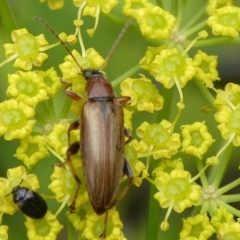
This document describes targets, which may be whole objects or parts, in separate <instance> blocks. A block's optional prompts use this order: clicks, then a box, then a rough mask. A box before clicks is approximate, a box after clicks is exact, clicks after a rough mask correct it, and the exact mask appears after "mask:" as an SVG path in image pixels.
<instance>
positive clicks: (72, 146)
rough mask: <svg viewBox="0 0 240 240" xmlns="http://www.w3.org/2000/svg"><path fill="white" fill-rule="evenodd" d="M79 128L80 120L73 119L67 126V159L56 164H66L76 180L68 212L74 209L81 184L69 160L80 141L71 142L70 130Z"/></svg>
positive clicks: (76, 150)
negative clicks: (75, 187)
mask: <svg viewBox="0 0 240 240" xmlns="http://www.w3.org/2000/svg"><path fill="white" fill-rule="evenodd" d="M79 128H80V120H77V121H74V122H73V123H71V124H70V125H69V127H68V146H69V147H68V149H67V152H66V155H67V159H66V161H65V162H63V163H60V164H57V166H63V165H65V164H68V166H69V169H70V171H71V173H72V175H73V177H74V178H75V180H76V182H77V189H76V191H75V194H74V197H73V201H72V203H71V205H70V212H74V211H75V203H76V198H77V195H78V191H79V188H80V185H81V180H80V179H79V177H78V175H77V173H76V171H75V169H74V167H73V164H72V161H71V156H73V155H76V154H77V153H78V152H79V150H80V142H74V143H72V144H71V131H73V130H77V129H79Z"/></svg>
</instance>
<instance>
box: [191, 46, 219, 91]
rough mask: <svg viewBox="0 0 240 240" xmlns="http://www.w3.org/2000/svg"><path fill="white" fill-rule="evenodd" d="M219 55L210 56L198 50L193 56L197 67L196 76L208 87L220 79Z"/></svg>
mask: <svg viewBox="0 0 240 240" xmlns="http://www.w3.org/2000/svg"><path fill="white" fill-rule="evenodd" d="M217 58H218V56H213V55H211V56H209V55H207V54H206V53H204V52H202V51H200V50H199V51H198V52H197V54H196V55H195V56H194V58H193V65H194V66H195V67H196V76H195V78H196V79H198V80H199V81H201V82H203V83H205V84H206V86H207V87H211V86H213V84H212V82H214V81H216V80H220V78H219V77H218V71H217V69H216V68H217V64H218V62H217Z"/></svg>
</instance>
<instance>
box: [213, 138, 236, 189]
mask: <svg viewBox="0 0 240 240" xmlns="http://www.w3.org/2000/svg"><path fill="white" fill-rule="evenodd" d="M223 145H225V141H224V143H223ZM233 149H234V146H233V144H231V145H230V146H228V148H227V149H226V150H225V151H224V153H223V154H222V155H221V156H220V157H219V163H218V165H217V166H215V167H213V168H211V170H210V172H209V183H210V184H213V185H214V187H215V188H218V187H219V185H220V183H221V181H222V178H223V176H224V174H225V172H226V169H227V166H228V164H229V161H230V160H231V157H232V152H233Z"/></svg>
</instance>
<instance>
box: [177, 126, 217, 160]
mask: <svg viewBox="0 0 240 240" xmlns="http://www.w3.org/2000/svg"><path fill="white" fill-rule="evenodd" d="M181 129H182V137H183V141H182V151H183V152H185V153H186V154H189V155H192V156H195V157H198V158H199V159H201V158H202V156H203V155H204V154H205V153H206V152H207V151H208V149H209V147H210V146H211V145H212V143H213V142H214V141H215V140H214V139H213V138H212V136H211V134H210V133H209V132H208V129H207V126H206V125H205V123H204V122H202V123H201V122H195V123H193V124H192V125H183V126H181Z"/></svg>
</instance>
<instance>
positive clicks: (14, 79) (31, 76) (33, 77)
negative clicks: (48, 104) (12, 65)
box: [7, 71, 48, 106]
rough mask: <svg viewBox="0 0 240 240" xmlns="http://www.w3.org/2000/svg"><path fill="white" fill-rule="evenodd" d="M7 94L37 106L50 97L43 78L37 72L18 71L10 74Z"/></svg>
mask: <svg viewBox="0 0 240 240" xmlns="http://www.w3.org/2000/svg"><path fill="white" fill-rule="evenodd" d="M8 83H9V86H8V89H7V95H8V96H9V97H13V98H16V100H17V101H22V102H23V103H25V104H27V105H30V106H36V105H37V104H38V103H39V102H42V101H45V100H46V99H48V96H47V93H46V91H45V89H44V88H45V83H44V82H43V78H42V77H41V76H40V75H38V74H37V73H36V72H30V71H29V72H22V71H18V72H16V73H15V74H9V75H8Z"/></svg>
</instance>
